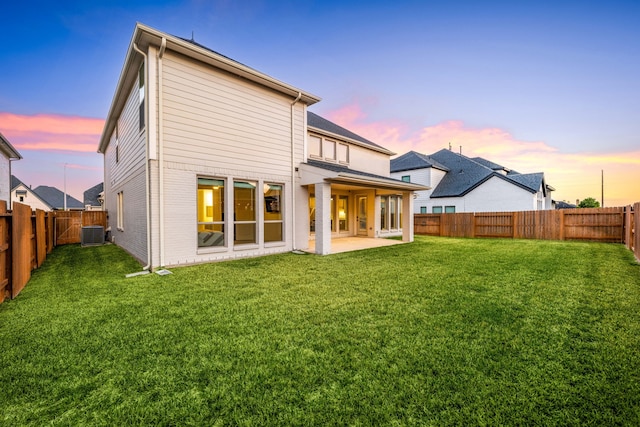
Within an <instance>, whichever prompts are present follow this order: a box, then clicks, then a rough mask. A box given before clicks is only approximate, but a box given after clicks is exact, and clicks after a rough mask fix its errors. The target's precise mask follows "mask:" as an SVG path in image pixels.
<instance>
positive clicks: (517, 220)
mask: <svg viewBox="0 0 640 427" xmlns="http://www.w3.org/2000/svg"><path fill="white" fill-rule="evenodd" d="M639 208H640V204H639V203H636V204H635V208H632V207H631V206H629V207H626V208H625V207H618V208H594V209H561V210H547V211H526V212H478V213H442V214H415V216H414V232H415V234H424V235H428V236H445V237H502V238H514V239H541V240H587V241H596V242H609V243H627V242H629V239H630V237H629V236H628V232H629V231H630V228H632V227H631V224H633V218H634V211H635V213H637V212H638V209H639ZM638 216H639V215H637V214H635V217H638ZM629 221H631V222H629ZM635 224H636V228H635V229H636V230H637V218H636V223H635ZM635 238H636V240H637V236H636V237H635ZM636 247H638V245H637V244H636ZM636 256H638V253H637V252H636Z"/></svg>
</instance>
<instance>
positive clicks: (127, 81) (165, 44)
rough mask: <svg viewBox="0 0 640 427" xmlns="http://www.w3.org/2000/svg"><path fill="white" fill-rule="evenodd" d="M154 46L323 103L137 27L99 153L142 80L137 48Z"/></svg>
mask: <svg viewBox="0 0 640 427" xmlns="http://www.w3.org/2000/svg"><path fill="white" fill-rule="evenodd" d="M150 45H151V46H156V47H158V48H161V46H162V49H168V50H171V51H172V52H176V53H179V54H181V55H185V56H187V57H189V58H193V59H195V60H197V61H200V62H203V63H205V64H209V65H211V66H213V67H216V68H218V69H220V70H223V71H226V72H228V73H231V74H233V75H235V76H238V77H240V78H243V79H246V80H248V81H251V82H254V83H256V84H259V85H261V86H263V87H267V88H269V89H272V90H275V91H277V92H280V93H282V94H284V95H286V96H290V97H291V100H292V101H293V100H300V101H301V102H305V103H306V104H307V105H312V104H315V103H316V102H319V101H320V98H319V97H317V96H315V95H312V94H310V93H308V92H305V91H302V90H300V89H298V88H296V87H294V86H291V85H289V84H287V83H284V82H282V81H280V80H277V79H274V78H273V77H270V76H268V75H266V74H264V73H261V72H259V71H256V70H254V69H253V68H250V67H247V66H246V65H243V64H241V63H239V62H237V61H234V60H232V59H230V58H228V57H226V56H224V55H220V54H219V53H217V52H215V51H213V50H211V49H209V48H206V47H204V46H202V45H200V44H198V43H195V42H193V41H191V40H189V41H187V40H185V39H182V38H180V37H175V36H172V35H171V34H167V33H163V32H161V31H158V30H156V29H155V28H151V27H148V26H146V25H143V24H140V23H137V24H136V27H135V30H134V32H133V36H132V38H131V42H130V43H129V48H128V50H127V56H126V58H125V61H124V66H123V67H122V71H121V73H120V77H119V79H118V84H117V87H116V91H115V96H114V98H113V101H112V102H111V107H110V108H109V113H108V114H107V120H105V124H104V129H103V131H102V136H101V137H100V144H99V146H98V152H99V153H104V152H105V151H106V149H107V146H108V145H109V140H110V138H111V135H112V134H113V130H114V128H115V123H116V121H117V119H118V117H119V116H120V113H121V112H122V110H123V108H124V105H125V103H126V101H127V99H128V96H129V90H128V89H129V88H131V86H132V85H133V84H134V82H135V81H136V79H137V78H138V77H137V76H138V69H139V67H140V64H141V63H142V59H143V58H142V56H141V55H140V54H139V53H138V52H137V51H136V49H135V47H134V46H137V48H139V49H141V50H142V51H147V50H148V47H149V46H150Z"/></svg>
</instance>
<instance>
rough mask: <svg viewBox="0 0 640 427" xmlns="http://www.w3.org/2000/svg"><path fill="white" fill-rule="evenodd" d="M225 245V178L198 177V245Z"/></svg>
mask: <svg viewBox="0 0 640 427" xmlns="http://www.w3.org/2000/svg"><path fill="white" fill-rule="evenodd" d="M224 245H225V234H224V180H222V179H211V178H198V247H210V246H224Z"/></svg>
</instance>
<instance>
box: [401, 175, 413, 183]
mask: <svg viewBox="0 0 640 427" xmlns="http://www.w3.org/2000/svg"><path fill="white" fill-rule="evenodd" d="M402 180H403V181H404V182H411V175H402Z"/></svg>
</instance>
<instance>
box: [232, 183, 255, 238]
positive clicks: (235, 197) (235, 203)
mask: <svg viewBox="0 0 640 427" xmlns="http://www.w3.org/2000/svg"><path fill="white" fill-rule="evenodd" d="M239 184H246V185H249V186H253V194H251V198H252V199H253V200H250V202H251V205H252V208H253V209H252V210H253V219H251V220H245V219H243V220H238V219H237V216H238V213H239V212H241V211H239V210H238V208H239V207H241V206H239V203H241V202H240V200H245V199H241V198H239V197H238V194H237V191H238V189H240V188H243V187H242V186H241V185H239ZM245 188H248V187H245ZM245 210H247V209H246V206H245ZM258 216H259V211H258V181H253V180H250V179H242V178H234V179H233V246H234V247H246V246H253V245H257V244H258ZM251 224H253V241H244V240H243V241H239V240H238V226H241V227H242V228H245V226H247V225H251Z"/></svg>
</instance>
